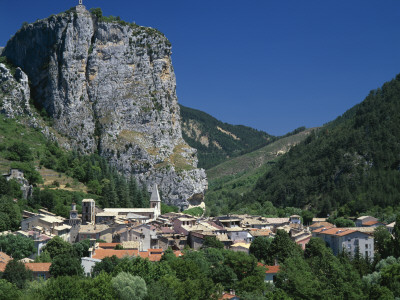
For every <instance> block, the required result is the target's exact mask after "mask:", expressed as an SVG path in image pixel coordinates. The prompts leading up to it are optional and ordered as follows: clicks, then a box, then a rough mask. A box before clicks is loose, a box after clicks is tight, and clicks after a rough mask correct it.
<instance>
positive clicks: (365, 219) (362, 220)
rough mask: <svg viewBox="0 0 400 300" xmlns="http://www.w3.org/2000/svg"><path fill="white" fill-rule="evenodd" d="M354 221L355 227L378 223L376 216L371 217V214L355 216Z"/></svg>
mask: <svg viewBox="0 0 400 300" xmlns="http://www.w3.org/2000/svg"><path fill="white" fill-rule="evenodd" d="M355 223H356V226H357V227H363V226H370V225H373V224H375V223H379V221H378V219H377V218H374V217H371V216H361V217H359V218H357V220H356V222H355ZM368 224H369V225H368ZM382 225H383V224H382Z"/></svg>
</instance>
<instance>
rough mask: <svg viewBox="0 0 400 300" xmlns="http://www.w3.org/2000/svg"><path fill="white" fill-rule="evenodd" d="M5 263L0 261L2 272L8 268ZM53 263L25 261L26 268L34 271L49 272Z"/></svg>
mask: <svg viewBox="0 0 400 300" xmlns="http://www.w3.org/2000/svg"><path fill="white" fill-rule="evenodd" d="M6 265H7V264H5V263H0V272H2V273H3V272H4V270H5V269H6ZM50 266H51V263H25V268H27V269H29V270H31V271H33V272H49V271H50Z"/></svg>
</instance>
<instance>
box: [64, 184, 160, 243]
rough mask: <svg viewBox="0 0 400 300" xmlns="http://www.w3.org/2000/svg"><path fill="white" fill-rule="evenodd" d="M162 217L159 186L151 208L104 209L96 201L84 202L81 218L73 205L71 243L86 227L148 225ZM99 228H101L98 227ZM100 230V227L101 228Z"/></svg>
mask: <svg viewBox="0 0 400 300" xmlns="http://www.w3.org/2000/svg"><path fill="white" fill-rule="evenodd" d="M160 215H161V199H160V194H159V192H158V188H157V184H155V185H154V186H153V189H152V192H151V197H150V207H149V208H104V209H101V208H99V207H96V202H95V200H94V199H83V200H82V217H81V218H79V215H78V212H77V210H76V204H75V203H73V204H72V208H71V211H70V219H69V225H70V226H71V227H72V229H71V235H70V236H71V242H75V241H76V238H77V236H78V233H79V232H80V231H82V229H83V228H84V227H87V226H89V227H93V228H96V225H102V224H103V225H105V224H112V223H120V224H121V225H122V224H124V223H125V222H127V221H128V222H134V223H139V224H143V223H147V222H150V221H153V220H156V219H157V218H158V217H159V216H160ZM97 227H99V226H97ZM99 228H100V227H99Z"/></svg>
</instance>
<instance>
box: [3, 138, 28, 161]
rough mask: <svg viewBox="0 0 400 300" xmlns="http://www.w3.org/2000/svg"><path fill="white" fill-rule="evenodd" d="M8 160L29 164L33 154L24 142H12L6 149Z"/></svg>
mask: <svg viewBox="0 0 400 300" xmlns="http://www.w3.org/2000/svg"><path fill="white" fill-rule="evenodd" d="M7 150H8V156H7V158H8V159H9V160H17V161H22V162H29V161H32V160H33V153H32V150H31V149H30V148H29V146H28V145H27V144H26V143H24V142H14V143H13V144H12V145H11V146H10V147H8V148H7Z"/></svg>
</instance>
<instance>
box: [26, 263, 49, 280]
mask: <svg viewBox="0 0 400 300" xmlns="http://www.w3.org/2000/svg"><path fill="white" fill-rule="evenodd" d="M50 266H51V263H26V264H25V268H27V269H29V270H31V271H32V273H33V278H35V279H44V280H46V279H49V278H50Z"/></svg>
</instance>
